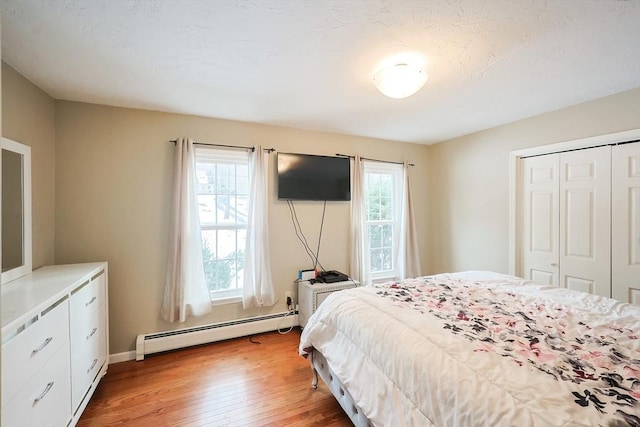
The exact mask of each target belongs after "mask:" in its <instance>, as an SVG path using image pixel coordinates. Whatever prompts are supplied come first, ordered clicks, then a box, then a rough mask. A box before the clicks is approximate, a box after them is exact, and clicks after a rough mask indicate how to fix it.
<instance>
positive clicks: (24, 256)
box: [0, 138, 31, 284]
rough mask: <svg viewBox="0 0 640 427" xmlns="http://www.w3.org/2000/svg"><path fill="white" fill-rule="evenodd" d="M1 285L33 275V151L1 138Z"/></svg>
mask: <svg viewBox="0 0 640 427" xmlns="http://www.w3.org/2000/svg"><path fill="white" fill-rule="evenodd" d="M1 146H2V169H1V171H2V264H1V265H2V277H1V278H0V280H1V281H2V284H5V283H7V282H10V281H12V280H14V279H17V278H19V277H22V276H24V275H25V274H28V273H30V272H31V148H30V147H28V146H26V145H24V144H20V143H18V142H15V141H12V140H10V139H7V138H2V142H1Z"/></svg>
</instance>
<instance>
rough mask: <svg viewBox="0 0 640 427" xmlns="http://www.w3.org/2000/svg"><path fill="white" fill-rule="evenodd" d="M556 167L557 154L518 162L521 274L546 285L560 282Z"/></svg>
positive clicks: (557, 161)
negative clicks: (519, 165) (520, 207)
mask: <svg viewBox="0 0 640 427" xmlns="http://www.w3.org/2000/svg"><path fill="white" fill-rule="evenodd" d="M558 164H559V157H558V154H547V155H544V156H538V157H529V158H526V159H523V160H522V163H521V166H522V168H521V172H522V177H521V182H522V192H521V200H522V210H521V213H522V218H521V221H522V247H521V248H522V254H521V255H522V269H521V274H522V276H523V277H524V278H525V279H529V280H533V281H534V282H537V283H539V284H541V285H549V286H558V283H559V282H558V259H559V255H560V251H559V242H560V239H559V230H558V225H559V223H558V218H559V205H558V200H559V195H558V190H559V179H558Z"/></svg>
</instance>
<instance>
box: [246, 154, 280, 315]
mask: <svg viewBox="0 0 640 427" xmlns="http://www.w3.org/2000/svg"><path fill="white" fill-rule="evenodd" d="M268 157H269V154H268V153H265V152H264V151H263V150H262V147H260V146H258V147H256V149H255V151H254V152H253V153H251V155H250V162H249V168H250V171H251V190H250V191H251V193H250V194H251V196H250V201H249V218H248V224H247V245H246V250H245V265H244V283H243V287H242V289H243V291H242V306H243V307H244V308H245V309H247V308H250V307H262V306H271V305H274V304H275V303H276V295H275V291H274V289H273V282H272V279H271V260H270V257H269V212H268V198H267V194H268V193H267V171H268Z"/></svg>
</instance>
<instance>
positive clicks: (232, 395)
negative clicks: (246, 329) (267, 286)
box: [78, 329, 352, 427]
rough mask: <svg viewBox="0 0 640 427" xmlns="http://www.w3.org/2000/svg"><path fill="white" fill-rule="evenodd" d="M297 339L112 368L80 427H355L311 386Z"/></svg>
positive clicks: (237, 342) (232, 343)
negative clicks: (299, 353) (299, 352)
mask: <svg viewBox="0 0 640 427" xmlns="http://www.w3.org/2000/svg"><path fill="white" fill-rule="evenodd" d="M299 340H300V330H299V329H294V330H293V331H291V332H290V333H288V334H286V335H281V334H279V333H277V332H269V333H266V334H260V335H254V336H253V337H251V338H249V337H245V338H238V339H234V340H228V341H223V342H219V343H213V344H209V345H205V346H200V347H194V348H189V349H185V350H179V351H174V352H169V353H164V354H158V355H151V356H147V357H146V358H145V360H144V361H140V362H136V361H129V362H122V363H116V364H113V365H110V366H109V370H108V371H107V375H106V376H105V377H104V378H103V379H102V381H101V382H100V384H99V385H98V388H97V389H96V392H95V394H94V396H93V398H92V399H91V401H90V402H89V405H88V406H87V408H86V409H85V412H84V414H83V415H82V418H81V419H80V422H79V423H78V427H98V426H99V427H106V426H145V427H146V426H151V427H165V426H167V427H168V426H216V427H217V426H301V427H302V426H305V427H306V426H335V427H339V426H344V427H347V426H351V425H352V424H351V422H350V421H349V418H348V417H347V416H346V415H345V413H344V412H343V411H342V408H340V405H339V404H338V403H337V402H336V401H335V399H334V398H333V396H332V395H331V393H330V392H329V390H328V389H327V387H326V386H325V385H324V384H323V383H322V381H320V385H319V386H318V389H317V390H314V389H312V388H311V369H310V368H309V362H308V361H307V360H305V359H304V358H302V357H300V356H298V342H299ZM251 341H254V342H257V343H259V344H257V343H254V342H251Z"/></svg>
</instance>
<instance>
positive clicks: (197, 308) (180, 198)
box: [160, 138, 211, 322]
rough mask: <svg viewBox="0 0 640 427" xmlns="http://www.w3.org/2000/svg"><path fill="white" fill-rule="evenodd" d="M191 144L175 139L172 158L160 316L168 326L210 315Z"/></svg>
mask: <svg viewBox="0 0 640 427" xmlns="http://www.w3.org/2000/svg"><path fill="white" fill-rule="evenodd" d="M195 165H196V158H195V147H194V145H193V140H191V139H187V138H178V140H177V141H176V147H175V156H174V178H173V197H172V202H171V229H170V230H171V231H170V236H169V258H168V261H167V276H166V281H165V288H164V298H163V300H162V307H161V309H160V314H161V316H162V318H163V319H164V320H166V321H168V322H177V321H179V322H184V321H185V320H186V319H187V317H190V316H201V315H203V314H207V313H210V312H211V297H210V295H209V289H208V287H207V282H206V279H205V276H204V265H203V261H202V237H201V235H200V218H199V216H198V199H197V195H196V187H195V185H196V166H195Z"/></svg>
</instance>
